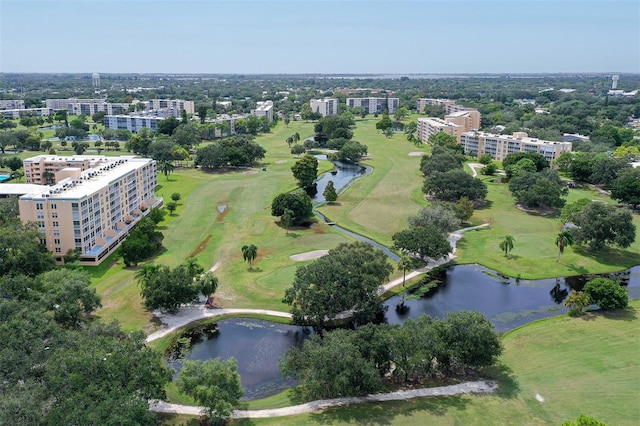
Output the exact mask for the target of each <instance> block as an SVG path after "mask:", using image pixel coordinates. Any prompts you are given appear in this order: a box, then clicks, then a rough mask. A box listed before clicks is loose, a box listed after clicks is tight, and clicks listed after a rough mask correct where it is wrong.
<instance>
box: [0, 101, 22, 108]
mask: <svg viewBox="0 0 640 426" xmlns="http://www.w3.org/2000/svg"><path fill="white" fill-rule="evenodd" d="M3 109H24V101H23V100H22V99H0V110H3Z"/></svg>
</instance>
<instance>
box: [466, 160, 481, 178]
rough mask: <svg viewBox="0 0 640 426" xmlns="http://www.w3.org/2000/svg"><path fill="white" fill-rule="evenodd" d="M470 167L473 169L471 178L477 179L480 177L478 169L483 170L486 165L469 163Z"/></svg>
mask: <svg viewBox="0 0 640 426" xmlns="http://www.w3.org/2000/svg"><path fill="white" fill-rule="evenodd" d="M469 167H470V168H471V176H473V177H476V176H478V171H477V170H476V169H483V168H484V164H480V163H469Z"/></svg>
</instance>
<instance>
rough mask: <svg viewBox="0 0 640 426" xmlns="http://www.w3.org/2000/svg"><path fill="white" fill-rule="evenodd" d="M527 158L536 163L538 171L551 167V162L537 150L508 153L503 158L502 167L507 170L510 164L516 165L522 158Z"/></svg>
mask: <svg viewBox="0 0 640 426" xmlns="http://www.w3.org/2000/svg"><path fill="white" fill-rule="evenodd" d="M524 158H527V159H529V160H531V161H533V163H534V164H535V165H536V171H538V172H541V171H542V170H544V169H546V168H547V167H549V162H548V161H547V159H546V158H544V157H543V156H542V155H540V154H538V153H537V152H514V153H512V154H508V155H507V156H506V157H504V159H503V160H502V167H504V169H505V170H506V169H507V168H508V167H509V166H513V165H516V164H517V163H518V162H519V161H520V160H522V159H524Z"/></svg>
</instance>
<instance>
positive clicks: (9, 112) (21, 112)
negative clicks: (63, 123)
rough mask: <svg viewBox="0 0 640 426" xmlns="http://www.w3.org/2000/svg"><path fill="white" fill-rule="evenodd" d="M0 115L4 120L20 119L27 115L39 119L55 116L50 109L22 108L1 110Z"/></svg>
mask: <svg viewBox="0 0 640 426" xmlns="http://www.w3.org/2000/svg"><path fill="white" fill-rule="evenodd" d="M0 114H1V115H2V116H3V117H4V118H20V117H24V116H25V115H29V114H30V115H35V116H37V117H45V116H48V115H51V114H53V110H51V109H50V108H22V109H5V110H0Z"/></svg>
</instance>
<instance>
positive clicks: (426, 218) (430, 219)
mask: <svg viewBox="0 0 640 426" xmlns="http://www.w3.org/2000/svg"><path fill="white" fill-rule="evenodd" d="M429 225H433V226H434V227H435V228H436V229H438V230H440V232H442V233H444V234H446V233H448V232H451V231H453V230H455V229H457V228H458V227H459V226H460V219H458V218H457V217H456V214H455V211H454V210H453V208H452V207H448V206H447V207H445V206H444V205H442V204H436V205H432V206H427V207H424V208H422V209H421V210H420V211H419V212H418V214H417V215H416V216H410V217H409V226H410V227H412V228H414V227H416V226H429Z"/></svg>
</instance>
